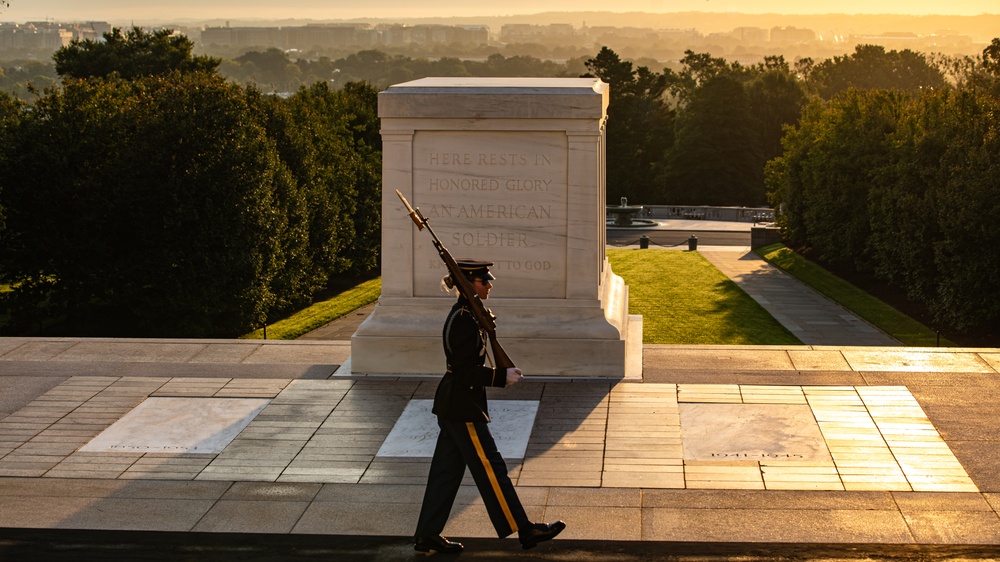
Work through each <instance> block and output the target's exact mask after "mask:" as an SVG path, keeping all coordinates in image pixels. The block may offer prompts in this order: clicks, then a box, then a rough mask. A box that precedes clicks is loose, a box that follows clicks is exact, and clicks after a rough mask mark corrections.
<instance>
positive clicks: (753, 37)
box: [729, 27, 770, 44]
mask: <svg viewBox="0 0 1000 562" xmlns="http://www.w3.org/2000/svg"><path fill="white" fill-rule="evenodd" d="M729 35H730V36H731V37H733V38H734V39H737V40H738V41H741V42H743V43H758V44H759V43H767V41H768V40H769V39H770V34H769V33H768V31H767V30H766V29H763V28H760V27H737V28H736V29H734V30H732V31H730V32H729Z"/></svg>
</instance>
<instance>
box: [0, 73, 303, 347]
mask: <svg viewBox="0 0 1000 562" xmlns="http://www.w3.org/2000/svg"><path fill="white" fill-rule="evenodd" d="M10 134H11V141H12V148H13V149H12V150H11V151H9V152H7V153H5V154H3V155H2V156H0V158H2V160H0V169H2V170H3V171H4V173H3V175H2V178H0V185H2V188H0V189H2V192H0V194H2V197H3V203H4V206H5V207H6V208H7V209H8V210H10V212H9V213H8V220H7V225H6V228H5V231H4V242H5V243H4V244H2V245H0V264H2V267H0V269H2V271H4V274H5V275H6V276H7V279H8V280H10V281H12V282H13V283H14V285H15V291H14V293H13V294H12V296H11V298H12V299H13V305H14V306H13V312H14V315H13V319H14V321H13V328H12V329H13V330H16V331H17V333H22V334H23V333H33V332H36V331H37V330H39V329H42V328H44V327H45V326H43V325H40V321H41V320H49V319H52V318H56V319H58V318H61V319H62V321H63V323H62V326H63V327H62V328H61V330H69V331H70V332H71V333H74V334H78V335H79V334H104V335H148V336H186V337H196V336H234V335H237V334H240V333H245V332H246V331H249V329H251V328H253V327H255V326H257V325H259V323H260V322H261V321H262V320H263V319H264V318H265V314H266V311H267V310H268V309H269V307H270V306H271V305H272V303H273V302H274V301H275V296H274V294H273V292H272V281H273V279H274V278H275V276H276V275H277V273H278V272H279V271H280V269H281V267H282V265H283V263H284V261H285V260H284V256H283V255H282V246H283V244H282V239H283V237H284V236H285V232H284V230H285V228H286V219H285V217H286V215H287V214H288V213H287V211H288V209H287V207H285V206H282V204H281V203H282V201H281V198H280V195H281V194H283V193H287V192H288V191H289V190H290V187H289V183H290V182H291V181H292V177H291V175H290V174H289V173H288V171H287V169H285V168H284V167H283V166H282V165H281V162H280V160H279V159H278V156H277V153H276V152H275V149H274V145H273V142H272V141H270V140H269V139H268V138H267V137H266V135H265V130H264V129H263V128H262V127H261V126H259V125H258V124H257V114H256V112H255V111H254V108H253V106H252V104H251V103H248V101H247V98H246V96H244V94H243V92H242V91H241V90H240V89H239V88H238V87H236V86H232V85H226V84H224V83H223V82H222V81H221V79H218V78H215V77H211V76H208V75H206V74H188V75H179V74H175V75H172V76H169V77H149V78H141V79H137V80H135V81H131V82H124V81H116V82H109V81H76V80H69V81H67V82H66V84H65V87H64V89H63V90H55V91H51V92H49V93H47V94H46V95H45V96H43V97H42V98H40V99H39V100H37V102H36V103H34V104H33V105H32V106H31V107H30V108H28V109H27V110H25V111H24V112H22V114H21V115H20V123H18V125H17V126H16V127H14V128H13V130H12V131H11V132H10Z"/></svg>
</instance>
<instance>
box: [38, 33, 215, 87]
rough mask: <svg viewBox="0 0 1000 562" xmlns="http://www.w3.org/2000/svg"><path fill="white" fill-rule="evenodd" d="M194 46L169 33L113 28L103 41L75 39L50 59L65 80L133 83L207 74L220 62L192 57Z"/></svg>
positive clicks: (188, 41) (187, 40) (182, 36)
mask: <svg viewBox="0 0 1000 562" xmlns="http://www.w3.org/2000/svg"><path fill="white" fill-rule="evenodd" d="M193 47H194V43H192V42H191V40H190V39H188V38H187V37H186V36H184V35H174V32H173V30H171V29H160V30H156V31H153V32H148V31H145V30H143V29H142V28H141V27H133V28H132V29H131V30H129V31H128V32H126V33H123V32H122V30H121V29H120V28H117V27H116V28H113V29H112V30H111V32H110V33H105V34H104V40H103V41H94V40H91V39H87V40H84V41H80V40H77V39H74V40H73V41H72V42H70V44H69V45H67V46H65V47H62V48H60V49H59V50H58V51H56V52H55V54H54V55H52V58H53V60H54V61H55V63H56V72H57V73H58V74H59V75H60V76H62V77H64V78H109V77H111V76H113V75H115V76H118V77H121V78H124V79H126V80H133V79H135V78H138V77H141V76H162V75H165V74H169V73H171V72H175V71H176V72H181V73H188V72H210V73H214V72H215V71H216V68H217V67H218V66H219V62H220V61H219V59H215V58H211V57H206V56H194V55H192V54H191V50H192V48H193Z"/></svg>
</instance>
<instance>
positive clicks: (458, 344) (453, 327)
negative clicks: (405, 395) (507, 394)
mask: <svg viewBox="0 0 1000 562" xmlns="http://www.w3.org/2000/svg"><path fill="white" fill-rule="evenodd" d="M470 306H471V305H470V304H469V301H468V300H466V299H465V298H464V297H460V298H459V299H458V301H457V302H456V303H455V305H454V306H453V307H452V308H451V312H450V313H449V314H448V318H447V319H446V320H445V323H444V330H443V337H442V341H443V342H444V353H445V357H446V358H447V359H448V370H447V372H446V373H445V375H444V377H443V378H442V379H441V383H440V384H438V388H437V392H436V393H435V395H434V409H433V412H434V414H436V415H437V416H439V417H441V418H443V419H446V420H451V421H464V422H489V421H490V414H489V408H488V406H487V403H486V387H487V386H496V387H504V386H506V384H507V373H506V371H503V370H500V371H503V372H499V371H498V370H497V369H493V368H492V367H488V366H486V331H485V330H482V329H480V328H479V324H478V323H477V322H476V317H475V316H474V315H473V313H472V310H471V309H470V308H469V307H470Z"/></svg>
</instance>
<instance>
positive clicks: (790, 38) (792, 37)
mask: <svg viewBox="0 0 1000 562" xmlns="http://www.w3.org/2000/svg"><path fill="white" fill-rule="evenodd" d="M815 40H816V32H815V31H813V30H811V29H802V28H799V27H790V26H789V27H772V28H771V43H777V44H779V45H797V44H802V43H812V42H813V41H815Z"/></svg>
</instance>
